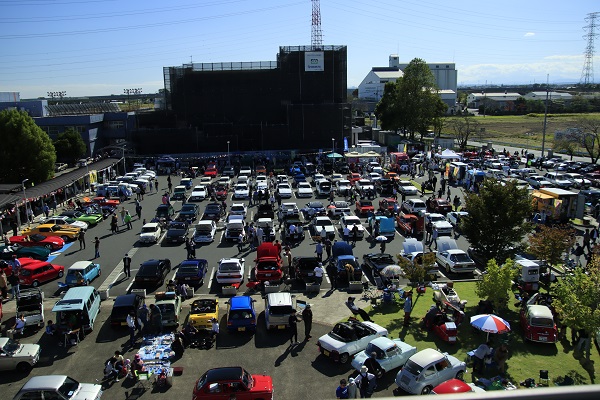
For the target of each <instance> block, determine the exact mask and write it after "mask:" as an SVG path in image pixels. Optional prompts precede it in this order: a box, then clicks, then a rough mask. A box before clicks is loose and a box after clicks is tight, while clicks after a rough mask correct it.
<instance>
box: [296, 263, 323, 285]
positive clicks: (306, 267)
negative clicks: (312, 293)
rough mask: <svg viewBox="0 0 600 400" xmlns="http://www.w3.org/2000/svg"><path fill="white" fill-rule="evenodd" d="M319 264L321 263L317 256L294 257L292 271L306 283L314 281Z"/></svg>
mask: <svg viewBox="0 0 600 400" xmlns="http://www.w3.org/2000/svg"><path fill="white" fill-rule="evenodd" d="M317 265H319V259H318V258H317V257H294V258H293V259H292V265H291V268H290V273H291V274H293V276H294V278H296V279H298V280H301V281H304V282H306V283H309V282H314V281H315V273H314V271H315V268H316V267H317Z"/></svg>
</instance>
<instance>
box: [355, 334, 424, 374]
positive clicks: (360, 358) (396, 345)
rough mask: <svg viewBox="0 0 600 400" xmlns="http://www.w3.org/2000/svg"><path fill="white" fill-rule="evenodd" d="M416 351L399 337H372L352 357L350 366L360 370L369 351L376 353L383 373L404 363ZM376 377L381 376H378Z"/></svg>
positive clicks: (368, 355)
mask: <svg viewBox="0 0 600 400" xmlns="http://www.w3.org/2000/svg"><path fill="white" fill-rule="evenodd" d="M416 352H417V348H416V347H415V346H412V345H410V344H408V343H405V342H403V341H402V340H400V339H390V338H387V337H378V338H376V339H373V340H371V341H370V342H369V344H368V345H367V348H366V349H365V350H363V351H361V352H360V353H358V354H356V355H355V356H354V358H353V359H352V368H354V369H355V370H357V371H359V372H360V368H361V367H362V366H363V364H364V363H365V361H366V360H367V358H369V357H370V356H371V353H375V354H376V358H375V360H376V361H377V363H378V364H379V366H380V367H381V369H382V370H383V371H382V372H383V373H386V372H388V371H391V370H393V369H395V368H399V367H401V366H403V365H404V364H406V361H408V359H409V358H410V357H411V356H413V355H414V354H415V353H416ZM377 378H381V376H378V377H377Z"/></svg>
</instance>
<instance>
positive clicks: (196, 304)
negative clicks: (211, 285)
mask: <svg viewBox="0 0 600 400" xmlns="http://www.w3.org/2000/svg"><path fill="white" fill-rule="evenodd" d="M213 318H214V319H216V320H217V321H218V320H219V299H198V300H194V301H193V302H192V305H191V307H190V315H189V316H188V321H190V322H191V323H192V325H193V326H194V327H195V328H196V329H205V330H211V329H212V319H213Z"/></svg>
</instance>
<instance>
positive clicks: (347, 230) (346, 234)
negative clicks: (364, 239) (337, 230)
mask: <svg viewBox="0 0 600 400" xmlns="http://www.w3.org/2000/svg"><path fill="white" fill-rule="evenodd" d="M354 226H356V225H354ZM343 236H344V242H346V243H348V244H350V228H349V227H348V225H346V226H344V230H343Z"/></svg>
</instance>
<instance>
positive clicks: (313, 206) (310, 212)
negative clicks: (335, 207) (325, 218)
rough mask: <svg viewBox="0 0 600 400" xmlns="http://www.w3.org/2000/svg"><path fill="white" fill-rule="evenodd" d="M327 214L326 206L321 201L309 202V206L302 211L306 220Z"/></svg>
mask: <svg viewBox="0 0 600 400" xmlns="http://www.w3.org/2000/svg"><path fill="white" fill-rule="evenodd" d="M326 214H327V209H325V206H324V205H323V203H322V202H320V201H309V202H308V204H306V207H304V208H303V209H302V215H304V218H311V217H312V216H315V215H326Z"/></svg>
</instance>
